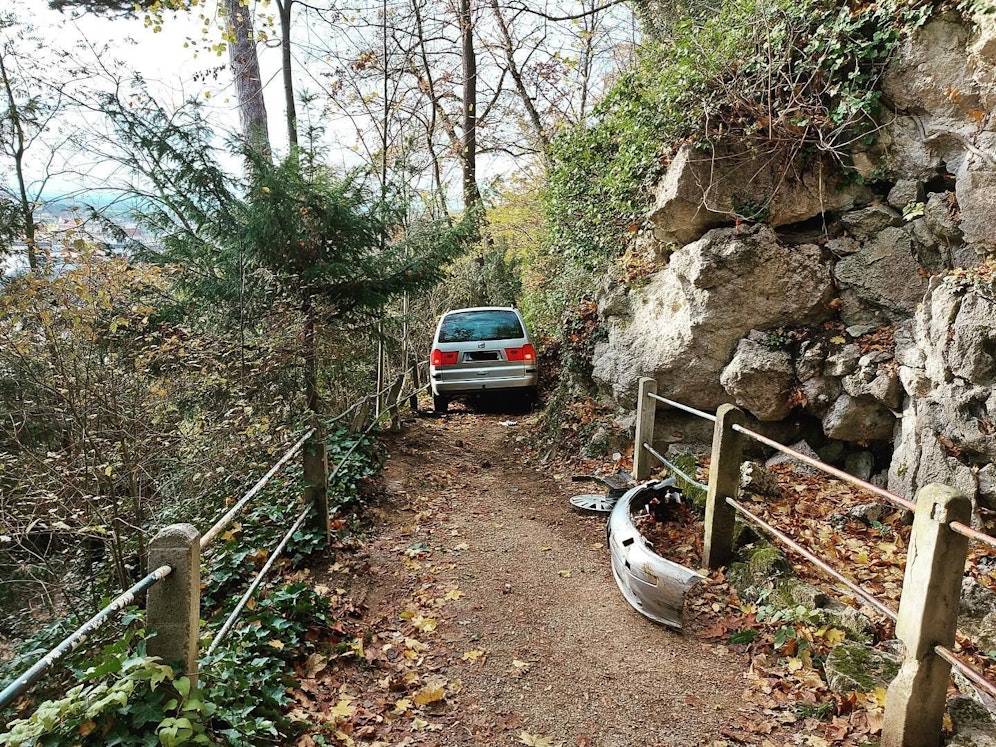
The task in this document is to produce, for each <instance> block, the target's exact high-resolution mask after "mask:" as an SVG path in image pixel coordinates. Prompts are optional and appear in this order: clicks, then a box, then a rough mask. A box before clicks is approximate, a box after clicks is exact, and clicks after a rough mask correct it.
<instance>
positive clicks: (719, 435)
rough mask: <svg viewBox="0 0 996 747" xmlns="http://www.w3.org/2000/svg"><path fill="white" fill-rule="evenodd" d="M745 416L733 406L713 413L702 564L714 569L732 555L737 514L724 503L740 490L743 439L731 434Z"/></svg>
mask: <svg viewBox="0 0 996 747" xmlns="http://www.w3.org/2000/svg"><path fill="white" fill-rule="evenodd" d="M743 422H744V413H743V410H741V409H740V408H738V407H734V406H733V405H720V406H719V409H718V410H716V428H715V430H714V431H713V434H712V458H711V459H710V461H709V489H708V491H706V514H705V543H704V547H703V550H702V563H703V564H704V565H705V566H706V567H707V568H712V569H716V568H719V567H720V566H723V565H726V563H727V562H729V560H730V557H731V556H732V555H733V526H734V522H735V520H736V511H734V510H733V507H732V506H731V505H730V504H728V503H727V502H726V499H727V498H736V497H737V493H738V491H739V490H740V465H741V463H742V462H743V454H744V438H743V435H742V434H740V433H738V432H737V431H735V430H733V426H734V425H743Z"/></svg>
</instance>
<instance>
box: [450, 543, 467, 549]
mask: <svg viewBox="0 0 996 747" xmlns="http://www.w3.org/2000/svg"><path fill="white" fill-rule="evenodd" d="M453 549H454V550H469V549H470V545H468V544H467V543H466V542H461V543H460V544H459V545H454V547H453Z"/></svg>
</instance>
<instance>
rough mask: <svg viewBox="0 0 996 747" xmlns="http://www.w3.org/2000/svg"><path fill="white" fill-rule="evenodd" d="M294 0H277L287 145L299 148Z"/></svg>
mask: <svg viewBox="0 0 996 747" xmlns="http://www.w3.org/2000/svg"><path fill="white" fill-rule="evenodd" d="M293 7H294V0H277V9H278V10H279V12H280V66H281V68H282V72H283V81H284V106H285V107H286V109H287V143H288V145H290V147H291V149H292V150H293V149H294V148H296V147H297V105H296V104H295V103H294V76H293V68H292V67H291V9H292V8H293Z"/></svg>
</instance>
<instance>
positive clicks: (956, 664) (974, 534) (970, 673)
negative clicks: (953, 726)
mask: <svg viewBox="0 0 996 747" xmlns="http://www.w3.org/2000/svg"><path fill="white" fill-rule="evenodd" d="M644 381H648V382H650V384H653V383H654V382H653V380H652V379H641V385H640V386H641V397H643V396H645V397H647V398H649V399H653V400H657V401H660V402H664V403H665V404H668V405H671V406H672V407H676V408H678V409H681V410H684V411H686V412H690V413H692V414H693V415H698V416H699V417H702V418H704V419H706V420H711V421H713V422H714V423H716V425H717V428H719V427H720V426H722V428H723V430H724V431H725V430H726V429H729V430H731V431H735V432H737V433H740V434H742V435H744V436H747V437H748V438H752V439H754V440H755V441H757V442H759V443H762V444H765V445H766V446H769V447H771V448H773V449H775V450H776V451H779V452H781V453H783V454H787V455H789V456H790V457H792V458H793V459H796V460H798V461H800V462H802V463H804V464H807V465H809V466H811V467H815V468H816V469H818V470H820V471H821V472H824V473H826V474H828V475H831V476H832V477H836V478H837V479H840V480H842V481H844V482H846V483H850V484H851V485H854V486H857V487H859V488H861V489H863V490H866V491H868V492H870V493H873V494H875V495H877V496H880V497H882V498H884V499H885V500H886V501H887V502H888V503H890V504H892V505H894V506H897V507H899V508H902V509H905V510H907V511H915V510H916V506H917V504H916V503H915V502H914V501H910V500H908V499H906V498H903V497H902V496H898V495H896V494H894V493H891V492H889V491H888V490H885V489H884V488H881V487H879V486H877V485H874V484H872V483H870V482H867V481H865V480H861V479H859V478H857V477H855V476H854V475H851V474H849V473H847V472H844V471H843V470H840V469H837V468H836V467H832V466H830V465H828V464H826V463H825V462H822V461H820V460H818V459H814V458H812V457H810V456H808V455H806V454H803V453H801V452H799V451H797V450H795V449H793V448H791V447H788V446H785V445H784V444H781V443H779V442H777V441H774V440H773V439H770V438H768V437H767V436H764V435H762V434H760V433H757V432H756V431H753V430H751V429H750V428H746V427H744V426H743V425H740V424H739V423H738V422H736V421H735V420H733V421H732V422H723V421H722V420H721V419H720V417H719V415H720V412H717V417H712V416H710V415H709V414H708V413H705V412H702V411H699V410H696V409H695V408H692V407H688V406H687V405H683V404H682V403H680V402H675V401H674V400H670V399H668V398H666V397H661V396H660V395H658V394H656V393H655V392H654V391H650V390H649V388H650V387H649V386H647V387H646V388H645V387H644ZM642 403H643V401H642V399H641V405H642ZM650 412H651V413H652V412H653V409H652V408H651V410H650ZM638 413H639V410H638ZM652 433H653V415H651V416H650V419H649V422H648V423H642V422H641V424H640V425H639V427H638V429H637V438H636V446H637V448H638V449H639V450H641V452H642V451H643V450H646V451H647V452H649V453H650V454H652V455H653V456H655V457H656V458H657V459H659V460H661V462H662V463H664V464H665V465H666V466H668V467H670V468H673V466H674V465H671V464H669V463H668V462H666V460H664V459H663V457H662V456H661V455H660V454H659V453H657V452H656V451H655V450H654V449H653V447H652V443H647V442H646V441H652ZM715 439H717V440H716V441H714V447H713V448H714V451H713V457H714V459H715V458H720V459H722V456H721V455H722V443H723V441H722V440H721V439H720V434H719V433H718V432H717V434H716V436H715ZM717 442H718V443H720V447H719V449H720V452H719V453H720V457H717V456H716V454H717V452H716V448H717V447H716V443H717ZM731 443H736V442H735V441H733V442H731ZM733 451H734V452H735V453H736V455H737V456H736V459H738V460H739V459H741V458H742V456H741V447H740V446H739V445H737V446H736V447H734V448H733ZM730 458H733V457H732V454H731V457H730ZM713 467H714V468H718V465H713ZM679 474H681V476H682V477H685V478H686V479H687V476H686V475H684V474H682V473H680V472H679ZM712 476H713V475H712V474H711V477H712ZM719 485H720V482H715V483H714V482H713V480H712V479H710V486H712V489H713V490H716V488H718V487H719ZM720 489H721V490H722V491H723V492H722V493H719V492H718V491H717V495H716V496H715V498H716V499H717V500H719V501H722V502H723V503H724V504H725V505H727V506H729V507H730V508H732V509H733V511H734V513H738V514H740V515H741V516H743V517H744V518H746V519H747V520H748V521H749V522H751V523H752V524H754V525H756V526H758V527H760V528H761V529H762V530H764V531H765V532H767V533H768V534H769V535H770V536H772V537H773V538H774V539H775V540H777V541H778V542H780V543H782V544H783V545H785V546H786V547H788V548H789V549H791V550H792V551H794V552H795V553H797V554H799V555H800V556H802V557H803V558H805V559H806V560H808V561H809V562H810V563H812V564H813V565H814V566H816V567H817V568H819V569H820V570H821V571H823V572H824V573H826V574H828V575H829V576H831V577H832V578H834V579H836V580H837V581H838V582H840V583H842V584H843V585H844V586H845V587H846V588H847V589H848V590H849V591H850V592H851V593H852V594H854V595H855V596H856V597H858V598H860V599H862V600H864V601H865V602H867V603H868V604H870V605H871V606H872V607H873V608H874V609H876V610H878V611H879V612H880V613H882V614H884V615H885V616H886V617H888V618H890V619H891V620H893V621H896V620H897V619H898V613H897V612H896V611H895V610H893V609H891V608H890V607H888V606H887V605H886V604H884V603H883V602H881V601H879V599H877V598H876V597H875V596H874V595H873V594H871V593H870V592H868V591H865V590H864V589H862V588H861V587H860V586H859V585H858V584H856V583H854V582H853V581H851V580H850V579H848V578H846V577H845V576H843V575H842V574H841V573H840V572H839V571H837V570H836V569H834V568H833V567H832V566H830V565H829V564H828V563H826V562H825V561H823V560H822V559H821V558H819V557H817V556H816V555H815V554H813V553H812V552H810V551H809V550H807V549H806V548H804V547H802V546H801V545H800V544H799V543H797V542H795V541H794V540H793V539H792V538H791V537H789V536H788V535H787V534H785V533H784V532H781V531H780V530H778V529H776V528H775V527H774V526H772V525H771V524H770V523H768V522H767V521H765V520H764V519H762V518H761V517H760V516H758V515H756V514H754V513H753V512H752V511H750V510H749V509H748V508H746V507H745V506H744V505H742V504H741V503H739V502H738V501H736V500H734V499H733V498H731V497H729V495H728V493H729V491H731V490H733V487H732V484H724V487H722V488H720ZM724 494H726V497H723V495H724ZM719 513H720V512H719V510H718V508H717V510H716V514H717V515H718V514H719ZM707 516H708V512H707ZM723 521H724V522H726V519H723ZM729 525H730V527H732V521H730V522H729ZM947 527H948V528H949V529H950V530H951V531H952V532H954V533H956V534H960V535H962V536H964V537H967V538H968V539H972V540H976V541H979V542H983V543H985V544H986V545H988V546H990V547H994V548H996V537H992V536H991V535H988V534H985V533H983V532H980V531H978V530H976V529H973V528H972V527H970V526H968V525H967V524H964V523H962V522H959V521H951V522H948V523H947ZM713 529H715V527H713ZM706 531H707V535H706V547H707V548H708V547H709V543H710V541H711V540H710V537H711V536H712V535H710V534H709V532H710V528H709V527H707V530H706ZM723 532H724V533H726V532H727V530H726V529H724V530H723ZM731 539H732V536H731V535H729V534H725V536H723V537H722V538H721V539H720V541H719V546H720V548H721V549H720V550H719V552H717V553H715V555H714V556H712V559H711V560H710V563H712V562H717V560H718V561H722V560H723V559H724V558H725V557H726V555H725V554H724V551H723V549H722V547H723V543H729V542H730V541H731ZM726 551H727V552H728V551H729V545H728V544H727V545H726ZM908 569H909V566H908V567H907V570H908ZM960 571H961V569H960V568H959V569H958V572H960ZM933 650H934V653H935V654H937V656H939V657H941V658H942V659H944V660H945V661H947V662H948V663H949V664H950V665H951V666H952V667H953V668H954V669H956V670H958V671H959V672H961V674H963V675H964V676H965V677H966V678H967V679H968V680H969V681H970V682H971V683H972V684H973V685H974V686H976V687H978V688H979V689H980V691H982V692H984V693H986V694H988V695H989V696H990V697H993V698H996V685H994V684H993V683H991V682H989V681H988V680H986V679H985V677H984V676H983V675H982V674H980V673H979V672H977V671H976V670H974V669H972V667H970V666H969V665H968V664H967V663H965V662H964V661H962V660H961V659H959V658H958V657H957V656H956V655H955V654H954V652H952V651H951V650H950V649H949V648H947V647H945V646H943V645H940V644H938V645H935V646H934V649H933ZM912 703H913V700H912V699H906V700H905V701H904V702H903V703H901V704H897V705H896V706H894V708H899V709H900V710H902V709H907V708H909V707H915V706H911V704H912ZM887 711H888V708H887ZM931 718H933V715H931ZM939 718H940V717H939V716H938V723H939Z"/></svg>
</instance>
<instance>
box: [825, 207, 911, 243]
mask: <svg viewBox="0 0 996 747" xmlns="http://www.w3.org/2000/svg"><path fill="white" fill-rule="evenodd" d="M840 222H841V224H842V225H843V226H844V228H845V229H846V230H847V232H848V233H849V234H851V236H853V237H854V238H856V239H858V240H859V241H867V240H869V239H872V238H874V237H875V236H877V235H878V234H879V233H881V232H882V231H884V230H885V229H886V228H895V227H898V226H901V225H903V216H902V215H901V214H900V213H898V212H896V211H895V210H893V209H892V208H890V207H889V206H888V205H880V204H879V205H871V206H870V207H866V208H864V209H863V210H854V211H851V212H850V213H845V214H844V215H843V216H841V219H840Z"/></svg>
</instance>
